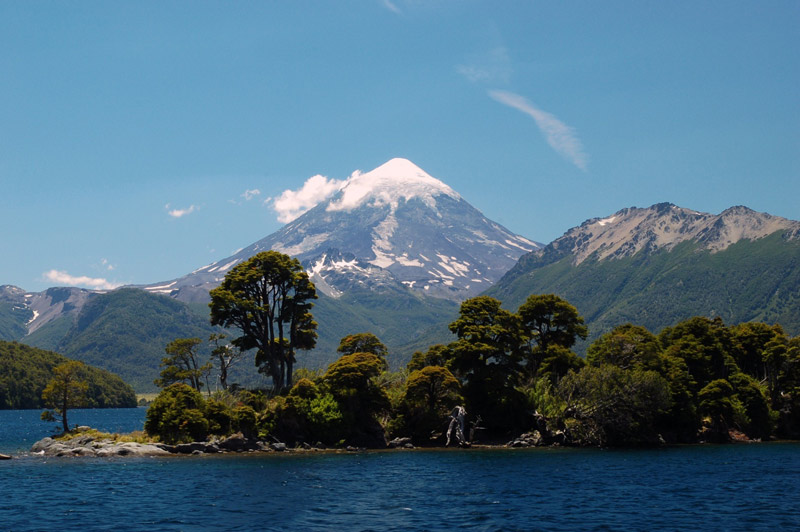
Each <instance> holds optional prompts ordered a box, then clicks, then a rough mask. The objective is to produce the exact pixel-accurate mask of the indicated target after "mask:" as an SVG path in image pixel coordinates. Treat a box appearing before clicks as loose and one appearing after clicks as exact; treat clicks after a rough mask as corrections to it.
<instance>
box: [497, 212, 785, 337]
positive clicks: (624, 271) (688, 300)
mask: <svg viewBox="0 0 800 532" xmlns="http://www.w3.org/2000/svg"><path fill="white" fill-rule="evenodd" d="M799 263H800V222H798V221H795V220H789V219H786V218H780V217H778V216H772V215H770V214H767V213H762V212H756V211H753V210H751V209H748V208H747V207H742V206H737V207H731V208H729V209H726V210H725V211H723V212H721V213H720V214H709V213H702V212H697V211H693V210H690V209H686V208H682V207H678V206H675V205H672V204H670V203H659V204H656V205H652V206H650V207H647V208H636V207H631V208H627V209H622V210H620V211H617V212H616V213H614V214H612V215H611V216H606V217H604V218H592V219H590V220H587V221H585V222H584V223H582V224H581V225H580V226H578V227H574V228H572V229H570V230H569V231H567V232H566V233H564V235H563V236H561V237H559V238H558V239H556V240H554V241H553V242H551V243H550V244H548V245H547V246H545V247H543V248H541V249H538V250H535V251H533V252H531V253H528V254H527V255H524V256H523V257H521V258H520V260H519V262H518V263H517V264H516V266H514V267H513V268H512V269H511V270H509V272H508V273H507V274H505V275H504V276H503V278H502V279H500V280H499V281H498V282H497V283H495V284H494V286H492V288H490V289H489V291H488V293H489V294H490V295H492V296H494V297H497V298H498V299H500V300H501V301H503V303H504V304H505V305H507V307H508V308H516V307H517V306H518V305H519V304H521V303H522V302H523V301H524V300H525V298H526V297H527V296H528V294H535V293H556V294H558V295H560V296H561V297H564V298H566V299H567V300H568V301H569V302H570V303H572V304H573V305H575V306H576V307H577V308H578V310H579V311H580V312H581V314H582V315H583V317H584V319H585V320H586V324H587V325H588V327H589V330H590V338H589V339H590V340H591V339H592V338H596V337H597V336H599V335H600V334H602V333H604V332H607V331H608V330H610V329H611V328H612V327H614V326H616V325H619V324H622V323H626V322H631V323H635V324H637V325H643V326H645V327H647V328H648V329H649V330H651V331H653V332H657V331H659V330H661V329H662V328H663V327H666V326H671V325H675V324H676V323H678V322H679V321H681V320H685V319H687V318H690V317H691V316H707V317H716V316H719V317H721V318H722V319H723V320H724V321H725V322H726V323H731V324H734V323H740V322H745V321H763V322H765V323H770V324H772V323H779V324H781V325H782V326H783V327H784V329H785V330H786V331H787V332H789V333H790V334H797V333H798V332H800V269H798V268H797V265H798V264H799Z"/></svg>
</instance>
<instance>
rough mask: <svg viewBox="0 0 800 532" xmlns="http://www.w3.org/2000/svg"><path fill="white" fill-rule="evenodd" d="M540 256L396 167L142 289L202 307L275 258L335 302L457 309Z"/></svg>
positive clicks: (357, 177) (401, 165)
mask: <svg viewBox="0 0 800 532" xmlns="http://www.w3.org/2000/svg"><path fill="white" fill-rule="evenodd" d="M539 247H540V246H539V244H537V243H535V242H533V241H530V240H528V239H526V238H523V237H521V236H519V235H515V234H513V233H512V232H510V231H509V230H508V229H506V228H504V227H502V226H501V225H499V224H497V223H495V222H492V221H491V220H489V219H487V218H486V217H484V216H483V215H482V214H481V213H480V212H479V211H478V210H477V209H475V208H474V207H473V206H472V205H470V204H469V203H467V202H466V201H465V200H464V199H463V198H462V197H461V196H460V195H459V194H458V193H457V192H455V191H454V190H453V189H452V188H450V187H449V186H448V185H446V184H445V183H443V182H442V181H440V180H438V179H436V178H434V177H432V176H431V175H429V174H428V173H427V172H425V171H424V170H422V169H421V168H419V167H418V166H417V165H415V164H414V163H412V162H411V161H409V160H407V159H400V158H398V159H392V160H390V161H388V162H386V163H384V164H383V165H381V166H379V167H378V168H375V169H374V170H372V171H370V172H366V173H359V172H356V173H354V174H353V175H352V176H351V177H350V178H348V179H347V180H346V181H345V182H344V183H343V184H342V186H341V187H340V188H339V190H338V191H337V192H336V193H335V194H334V195H333V196H332V197H330V198H329V199H327V200H326V201H324V202H322V203H320V204H318V205H316V206H315V207H314V208H312V209H311V210H309V211H308V212H306V213H304V214H302V215H301V216H299V217H298V218H296V219H295V220H293V221H291V222H290V223H289V224H287V225H286V226H284V227H283V228H282V229H280V230H279V231H277V232H276V233H273V234H272V235H269V236H267V237H266V238H263V239H261V240H259V241H258V242H255V243H254V244H252V245H250V246H248V247H246V248H244V249H242V250H241V251H239V252H238V253H236V254H235V255H233V256H231V257H228V258H225V259H223V260H221V261H218V262H215V263H214V264H209V265H208V266H204V267H202V268H200V269H198V270H196V271H194V272H192V273H191V274H188V275H186V276H184V277H181V278H179V279H176V280H174V281H171V282H166V283H159V284H156V285H151V286H147V287H145V288H146V289H147V290H149V291H151V292H156V293H164V294H169V295H171V296H173V297H176V298H177V299H180V300H183V301H200V300H204V299H206V298H207V297H208V295H207V293H208V290H209V289H211V288H213V287H215V286H217V285H218V284H219V283H220V282H221V281H222V279H223V278H224V276H225V274H226V273H227V272H228V271H229V270H230V269H231V268H232V267H234V266H235V265H236V264H238V263H240V262H242V261H244V260H246V259H248V258H249V257H251V256H253V255H255V254H256V253H258V252H259V251H266V250H269V249H274V250H276V251H280V252H282V253H285V254H287V255H290V256H292V257H297V258H298V259H300V261H301V262H302V263H303V265H304V266H305V268H306V270H307V271H308V272H309V275H310V276H311V279H312V281H314V283H315V284H316V285H317V287H318V289H319V290H320V291H321V292H323V293H325V294H326V295H328V296H331V297H340V296H341V295H342V294H344V293H347V292H349V291H353V290H359V289H368V290H371V291H378V292H381V291H386V290H392V291H396V290H401V291H406V290H411V291H412V292H417V293H420V294H424V295H430V296H434V297H441V298H446V299H451V300H455V301H460V300H463V299H465V298H467V297H470V296H473V295H476V294H478V293H480V292H482V291H484V290H485V289H487V288H488V287H489V286H491V285H492V284H493V283H494V282H495V281H497V280H498V279H499V278H500V277H501V276H502V275H503V274H504V273H505V272H506V271H508V270H509V269H510V268H511V267H512V266H513V265H514V263H515V262H516V261H517V259H518V258H519V257H520V256H521V255H523V254H525V253H528V252H530V251H532V250H534V249H537V248H539Z"/></svg>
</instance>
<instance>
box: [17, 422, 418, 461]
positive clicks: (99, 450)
mask: <svg viewBox="0 0 800 532" xmlns="http://www.w3.org/2000/svg"><path fill="white" fill-rule="evenodd" d="M80 429H84V427H80V428H79V430H78V431H77V432H76V434H75V435H74V436H72V437H70V438H64V437H57V438H50V437H47V438H43V439H41V440H39V441H37V442H36V443H34V444H33V446H32V447H31V449H30V453H31V454H36V455H40V456H56V457H71V456H72V457H78V456H94V457H116V456H121V457H122V456H125V457H136V456H172V455H200V454H222V453H244V452H264V453H270V452H292V451H299V452H304V451H335V452H338V451H343V452H353V451H364V450H366V448H362V447H352V446H348V447H344V448H328V447H325V446H324V445H322V444H321V443H318V444H316V445H310V444H307V443H306V444H303V445H301V446H298V447H295V448H290V447H288V446H287V445H286V444H285V443H281V442H266V441H262V440H257V439H253V438H246V437H244V436H243V435H242V434H241V433H238V434H234V435H232V436H228V437H226V438H219V439H213V440H210V441H203V442H191V443H181V444H177V445H168V444H165V443H158V442H152V443H141V442H120V441H115V440H114V439H112V438H111V437H108V436H106V435H102V436H96V435H95V434H92V432H91V431H90V430H89V429H88V427H86V430H80ZM387 448H390V449H399V448H403V449H413V448H414V446H413V445H412V444H411V439H410V438H397V439H395V440H392V441H391V442H389V443H388V445H387ZM9 458H10V457H9Z"/></svg>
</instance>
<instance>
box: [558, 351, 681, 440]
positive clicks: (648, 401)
mask: <svg viewBox="0 0 800 532" xmlns="http://www.w3.org/2000/svg"><path fill="white" fill-rule="evenodd" d="M557 393H558V395H559V397H560V399H561V400H562V401H563V402H564V404H565V409H564V414H563V415H564V417H565V418H567V419H568V420H571V422H567V426H568V427H569V428H570V432H571V437H572V438H573V440H574V441H576V442H578V443H581V444H584V445H601V446H614V445H631V444H639V443H647V444H652V443H656V442H657V441H658V431H657V427H656V421H657V418H658V415H659V414H660V413H661V412H664V411H666V409H668V408H669V406H670V391H669V385H668V384H667V382H666V381H665V380H664V379H663V378H662V377H661V376H660V375H658V373H656V372H654V371H643V370H639V369H634V370H624V369H621V368H618V367H616V366H612V365H602V366H586V367H585V368H583V369H582V370H581V371H579V372H570V373H569V374H568V375H567V376H566V377H564V378H563V379H562V380H561V382H560V383H559V385H558V391H557Z"/></svg>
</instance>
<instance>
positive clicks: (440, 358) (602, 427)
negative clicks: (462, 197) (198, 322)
mask: <svg viewBox="0 0 800 532" xmlns="http://www.w3.org/2000/svg"><path fill="white" fill-rule="evenodd" d="M295 262H296V261H295ZM295 262H292V260H290V259H289V258H288V257H286V256H281V255H280V254H278V253H275V252H266V253H263V254H259V255H257V256H256V257H254V259H251V261H248V262H245V263H242V264H241V265H240V266H237V267H236V268H234V269H233V270H231V272H229V274H228V276H227V277H226V282H224V283H223V285H222V286H221V287H220V288H218V289H215V290H213V291H212V303H211V315H212V323H215V324H219V325H222V326H225V327H230V326H236V327H237V328H238V330H239V331H241V333H242V335H241V336H240V337H238V338H234V339H232V340H231V341H230V343H229V344H225V345H219V346H218V349H217V350H215V352H217V353H218V354H219V355H220V356H219V358H218V361H215V363H214V364H208V363H207V364H201V363H200V362H202V361H198V360H197V357H196V353H195V352H194V347H196V346H197V345H198V344H199V343H200V340H199V339H183V340H180V341H178V340H176V342H173V343H172V344H171V345H170V348H169V349H168V350H167V354H168V356H167V357H165V358H164V360H163V363H162V365H163V371H162V378H161V379H159V381H158V385H159V386H161V387H162V388H163V391H162V392H161V393H160V394H159V396H158V397H157V398H156V400H155V401H154V402H153V404H152V405H151V407H150V409H149V410H148V413H147V422H146V425H145V429H146V430H147V432H149V433H150V434H151V435H155V436H158V437H159V438H161V439H162V440H163V441H166V442H180V441H191V440H202V439H204V438H207V437H209V436H214V435H216V436H224V435H227V434H231V433H232V432H237V431H239V432H241V433H243V434H244V435H245V436H247V437H252V438H262V439H273V440H279V441H282V442H286V443H289V444H303V443H304V444H315V443H321V444H324V445H354V446H365V447H383V446H385V445H386V441H387V437H388V438H397V437H401V438H402V437H407V438H411V439H412V441H413V442H414V444H416V445H437V444H444V443H445V442H447V441H448V440H449V438H450V435H451V434H449V433H451V432H452V428H453V422H454V420H455V419H457V418H459V421H461V422H462V423H463V425H462V426H463V429H462V432H463V433H464V434H463V441H462V443H463V444H468V443H469V442H476V441H479V442H494V443H497V442H503V441H508V440H509V439H510V438H516V437H518V436H519V435H521V434H524V435H525V437H526V439H527V440H526V441H529V442H532V444H543V445H547V444H559V445H597V446H618V445H654V444H660V443H679V442H680V443H689V442H698V441H716V442H723V441H730V440H731V439H751V440H755V439H762V440H764V439H771V438H799V437H800V337H794V338H792V337H789V336H788V335H787V334H786V333H785V332H784V331H783V330H782V329H781V327H780V326H776V325H768V324H765V323H760V322H748V323H742V324H737V325H733V326H727V325H725V324H724V323H723V321H722V320H721V319H720V318H715V319H710V318H705V317H694V318H690V319H688V320H684V321H681V322H679V323H676V324H675V325H673V326H671V327H667V328H664V329H663V330H661V331H660V332H659V333H658V334H657V335H656V334H653V333H652V332H650V331H648V330H647V329H646V328H644V327H642V326H639V325H635V324H630V323H626V324H620V325H618V326H616V327H614V328H613V329H612V330H611V331H610V332H608V333H606V334H604V335H602V336H600V337H599V338H597V339H596V340H595V341H594V342H592V343H591V344H590V346H589V348H588V351H587V356H586V357H585V358H581V357H579V356H578V355H577V354H576V353H575V352H574V351H573V346H574V345H575V343H576V342H577V341H578V340H580V339H585V338H586V337H587V336H588V333H589V331H588V328H587V327H586V325H585V323H584V319H583V318H582V316H581V315H580V314H579V312H578V310H577V309H576V308H575V307H574V306H572V305H571V304H570V303H569V302H568V301H566V300H564V299H562V298H561V297H559V296H556V295H553V294H544V295H531V296H529V297H528V298H527V299H526V300H525V302H524V303H523V304H522V305H520V306H519V308H518V310H517V311H516V312H511V311H508V310H506V309H504V308H502V306H501V302H500V301H499V300H497V299H494V298H492V297H489V296H479V297H475V298H472V299H468V300H466V301H464V302H463V303H462V304H461V307H460V311H459V315H458V318H457V319H456V320H455V321H453V322H452V323H451V324H450V326H449V329H450V331H451V332H452V333H453V334H454V335H455V337H456V338H457V339H456V340H455V341H453V342H451V343H449V344H447V345H443V344H440V345H434V346H431V347H430V348H428V349H427V350H421V351H418V352H416V353H415V354H414V356H413V357H412V360H411V362H410V363H409V364H408V366H407V368H405V369H404V370H402V371H399V372H390V371H388V369H389V366H388V364H387V362H386V357H387V349H386V347H385V345H384V344H383V343H382V342H381V341H380V340H379V339H378V338H377V337H375V336H374V335H373V334H370V333H357V334H352V335H348V336H345V337H344V338H342V340H341V343H340V345H339V348H338V354H339V359H338V360H337V361H336V362H334V363H333V364H331V365H330V366H329V367H328V368H327V370H326V371H324V372H310V371H307V370H297V371H294V372H293V371H292V367H293V364H294V362H295V355H296V354H297V352H298V350H299V351H302V350H303V349H308V348H309V347H311V346H313V343H314V342H313V340H314V338H315V335H316V332H315V331H316V323H315V322H314V321H313V319H312V316H311V313H310V312H309V309H310V308H311V306H312V304H311V301H312V300H313V299H314V298H315V295H314V293H313V285H311V284H310V283H309V282H308V279H307V276H306V274H305V273H304V272H302V270H301V269H300V268H299V264H296V263H295ZM270 312H271V314H270ZM259 313H262V314H259ZM217 340H218V339H217ZM254 348H255V349H257V350H258V354H257V355H256V357H255V360H256V364H257V366H258V371H260V372H262V373H265V374H268V375H271V376H272V378H273V382H274V383H275V384H276V385H275V386H274V387H273V388H272V389H270V390H241V389H238V388H237V387H235V386H229V385H228V384H227V383H223V384H224V385H223V386H222V390H218V391H216V392H214V393H213V394H212V393H210V392H211V386H210V385H209V384H208V383H209V382H211V380H210V378H209V376H212V378H213V375H214V374H215V373H221V370H224V368H225V365H226V363H227V362H226V361H228V362H230V361H231V360H233V359H234V357H235V356H236V354H237V353H239V354H240V353H242V352H244V351H247V350H249V349H254ZM254 369H255V368H254ZM203 391H205V392H206V393H205V396H204V395H203V393H202V392H203ZM458 407H463V408H465V409H466V411H465V412H464V411H463V410H460V409H459V408H458ZM457 413H460V414H462V416H459V415H458V414H457ZM463 414H466V415H465V416H463ZM461 417H463V420H462V419H460V418H461Z"/></svg>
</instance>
